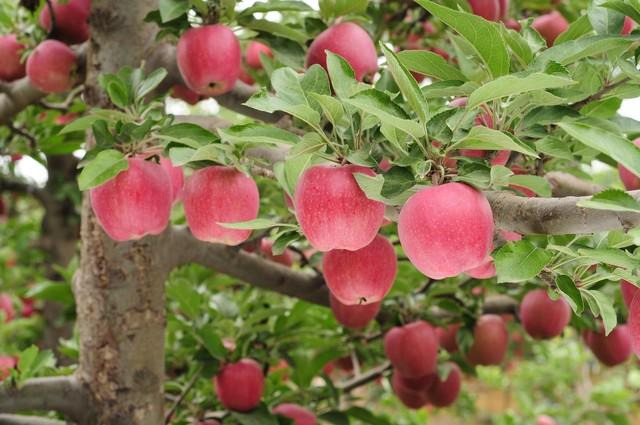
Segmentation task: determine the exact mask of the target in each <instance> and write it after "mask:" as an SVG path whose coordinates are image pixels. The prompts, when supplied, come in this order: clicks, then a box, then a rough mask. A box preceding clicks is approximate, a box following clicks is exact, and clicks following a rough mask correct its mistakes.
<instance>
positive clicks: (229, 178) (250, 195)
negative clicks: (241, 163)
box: [182, 166, 260, 245]
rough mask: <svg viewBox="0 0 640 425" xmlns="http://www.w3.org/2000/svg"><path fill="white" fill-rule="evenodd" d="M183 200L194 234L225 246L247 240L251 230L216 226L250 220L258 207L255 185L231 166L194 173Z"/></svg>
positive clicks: (254, 215) (258, 199)
mask: <svg viewBox="0 0 640 425" xmlns="http://www.w3.org/2000/svg"><path fill="white" fill-rule="evenodd" d="M182 197H183V202H184V213H185V216H186V218H187V224H188V225H189V228H190V229H191V232H192V233H193V235H194V236H195V237H196V238H198V239H200V240H203V241H207V242H219V243H224V244H226V245H238V244H240V243H242V242H244V241H246V240H247V239H248V238H249V235H250V234H251V230H240V229H227V228H225V227H223V226H220V225H219V224H218V223H233V222H239V221H248V220H253V219H255V218H256V217H258V209H259V208H260V194H259V193H258V186H257V185H256V183H255V182H254V181H253V179H251V177H248V176H246V175H244V174H243V173H242V172H240V171H238V170H236V169H235V168H232V167H222V166H211V167H206V168H202V169H200V170H198V171H196V172H195V173H193V174H192V175H191V176H190V177H189V178H188V179H187V181H186V183H185V185H184V191H183V195H182Z"/></svg>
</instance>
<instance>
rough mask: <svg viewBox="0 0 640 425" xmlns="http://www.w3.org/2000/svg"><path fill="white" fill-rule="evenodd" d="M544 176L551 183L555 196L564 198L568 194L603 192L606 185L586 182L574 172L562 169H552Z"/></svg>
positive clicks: (584, 194) (583, 194)
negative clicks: (564, 171) (566, 171)
mask: <svg viewBox="0 0 640 425" xmlns="http://www.w3.org/2000/svg"><path fill="white" fill-rule="evenodd" d="M544 178H545V179H546V180H547V181H548V182H549V185H551V191H552V193H553V196H556V197H558V198H564V197H566V196H588V195H595V194H596V193H598V192H601V191H603V190H604V189H605V187H603V186H601V185H599V184H595V183H590V182H586V181H584V180H581V179H579V178H578V177H576V176H574V175H573V174H569V173H563V172H561V171H551V172H549V173H547V174H546V175H545V176H544Z"/></svg>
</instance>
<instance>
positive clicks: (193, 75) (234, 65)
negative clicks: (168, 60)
mask: <svg viewBox="0 0 640 425" xmlns="http://www.w3.org/2000/svg"><path fill="white" fill-rule="evenodd" d="M176 60H177V61H178V68H179V69H180V74H181V75H182V78H183V79H184V81H185V83H186V84H187V86H188V87H189V88H190V89H191V90H193V91H194V92H196V93H198V94H200V95H202V96H218V95H221V94H223V93H226V92H228V91H231V90H232V89H233V86H234V85H235V83H236V81H237V80H238V77H239V76H240V68H241V63H242V52H241V50H240V42H238V39H237V38H236V36H235V34H234V33H233V31H231V30H230V29H229V28H227V27H226V26H224V25H220V24H216V25H206V26H203V27H199V28H191V29H189V30H187V32H185V33H184V34H183V35H182V37H180V41H179V42H178V49H177V51H176Z"/></svg>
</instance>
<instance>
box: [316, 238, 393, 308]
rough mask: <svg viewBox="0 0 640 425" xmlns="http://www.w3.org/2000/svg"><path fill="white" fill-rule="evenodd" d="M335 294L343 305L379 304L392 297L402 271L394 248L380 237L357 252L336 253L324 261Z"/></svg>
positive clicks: (328, 282)
mask: <svg viewBox="0 0 640 425" xmlns="http://www.w3.org/2000/svg"><path fill="white" fill-rule="evenodd" d="M322 271H323V273H324V278H325V280H326V282H327V286H328V287H329V290H330V291H331V293H332V294H333V295H334V296H335V297H336V298H337V299H338V300H339V301H340V302H341V303H343V304H346V305H358V304H367V303H375V302H379V301H382V299H383V298H384V297H385V295H387V293H389V291H390V290H391V287H392V286H393V282H394V280H395V278H396V272H397V271H398V261H397V259H396V252H395V249H394V248H393V245H391V243H389V241H388V240H387V239H385V238H384V237H382V236H380V235H378V236H376V237H375V238H374V239H373V241H372V242H371V243H370V244H369V245H367V246H365V247H364V248H361V249H358V250H357V251H348V250H346V249H334V250H332V251H329V252H327V253H326V254H325V255H324V258H323V260H322Z"/></svg>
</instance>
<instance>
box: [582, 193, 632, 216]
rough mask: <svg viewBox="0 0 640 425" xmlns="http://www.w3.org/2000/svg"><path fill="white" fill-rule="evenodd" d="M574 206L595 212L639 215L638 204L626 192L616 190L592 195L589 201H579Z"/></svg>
mask: <svg viewBox="0 0 640 425" xmlns="http://www.w3.org/2000/svg"><path fill="white" fill-rule="evenodd" d="M576 205H577V206H579V207H583V208H593V209H596V210H609V211H626V212H635V213H640V202H638V201H636V200H635V199H634V198H633V197H632V196H631V195H629V194H628V193H627V192H625V191H623V190H618V189H607V190H604V191H602V192H600V193H597V194H595V195H593V196H592V197H591V199H588V200H584V201H579V202H578V203H577V204H576Z"/></svg>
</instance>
